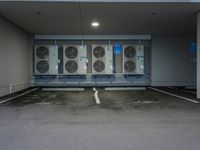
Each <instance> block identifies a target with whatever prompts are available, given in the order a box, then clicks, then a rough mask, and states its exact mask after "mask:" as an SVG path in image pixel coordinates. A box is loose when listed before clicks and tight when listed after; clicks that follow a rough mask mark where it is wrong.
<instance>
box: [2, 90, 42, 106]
mask: <svg viewBox="0 0 200 150" xmlns="http://www.w3.org/2000/svg"><path fill="white" fill-rule="evenodd" d="M37 89H38V88H34V89H32V90H29V91H26V92H24V93H22V94H19V95H16V96H13V97H10V98H7V99H5V100H3V101H0V104H3V103H6V102H8V101H11V100H13V99H15V98H18V97H21V96H24V95H26V94H28V93H30V92H33V91H36V90H37Z"/></svg>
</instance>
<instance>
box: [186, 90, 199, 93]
mask: <svg viewBox="0 0 200 150" xmlns="http://www.w3.org/2000/svg"><path fill="white" fill-rule="evenodd" d="M182 91H183V92H186V93H191V94H197V93H196V92H192V91H188V90H182Z"/></svg>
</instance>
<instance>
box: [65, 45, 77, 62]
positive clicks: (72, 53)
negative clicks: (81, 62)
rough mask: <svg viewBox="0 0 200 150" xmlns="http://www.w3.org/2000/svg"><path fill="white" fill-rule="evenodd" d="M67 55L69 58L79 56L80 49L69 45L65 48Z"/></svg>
mask: <svg viewBox="0 0 200 150" xmlns="http://www.w3.org/2000/svg"><path fill="white" fill-rule="evenodd" d="M65 55H66V57H67V58H69V59H74V58H76V57H77V56H78V50H77V48H76V47H74V46H69V47H67V48H66V49H65Z"/></svg>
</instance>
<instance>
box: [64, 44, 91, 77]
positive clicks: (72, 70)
mask: <svg viewBox="0 0 200 150" xmlns="http://www.w3.org/2000/svg"><path fill="white" fill-rule="evenodd" d="M87 63H88V59H87V46H86V45H64V46H63V73H64V74H65V75H81V74H83V75H84V74H87Z"/></svg>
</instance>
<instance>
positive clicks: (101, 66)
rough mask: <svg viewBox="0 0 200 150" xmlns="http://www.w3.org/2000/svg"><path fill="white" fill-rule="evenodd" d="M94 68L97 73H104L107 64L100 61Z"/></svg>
mask: <svg viewBox="0 0 200 150" xmlns="http://www.w3.org/2000/svg"><path fill="white" fill-rule="evenodd" d="M93 68H94V70H95V71H96V72H102V71H104V69H105V64H104V62H103V61H100V60H98V61H96V62H95V63H94V64H93Z"/></svg>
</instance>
